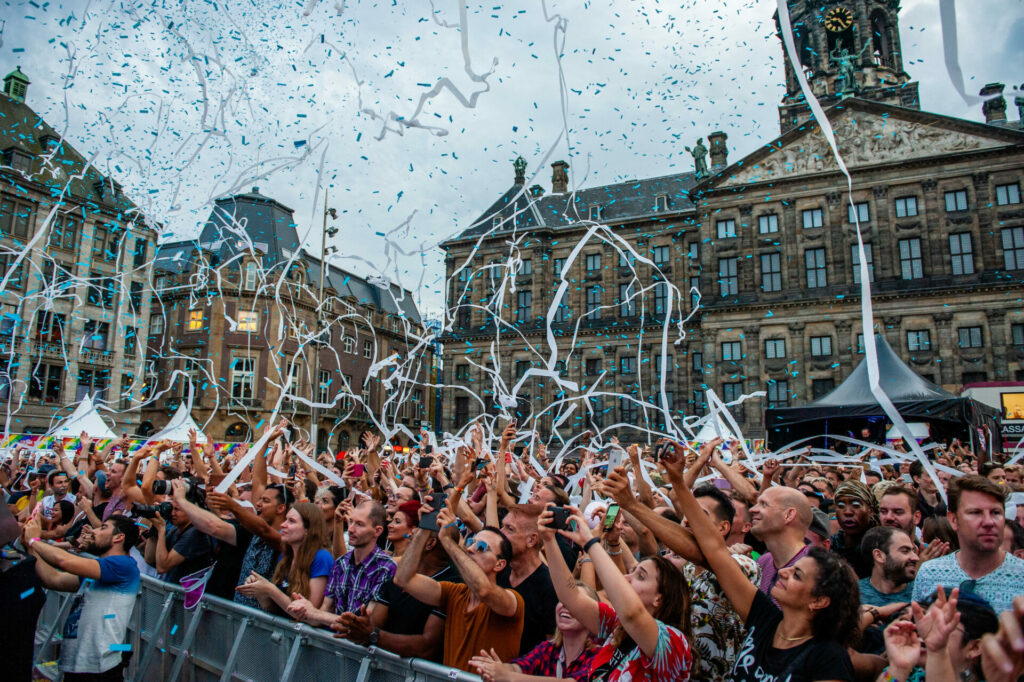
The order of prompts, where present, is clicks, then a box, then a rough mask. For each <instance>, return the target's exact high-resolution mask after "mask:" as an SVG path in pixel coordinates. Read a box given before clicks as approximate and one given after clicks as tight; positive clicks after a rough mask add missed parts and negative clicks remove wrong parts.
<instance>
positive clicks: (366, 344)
mask: <svg viewBox="0 0 1024 682" xmlns="http://www.w3.org/2000/svg"><path fill="white" fill-rule="evenodd" d="M467 326H468V325H467ZM363 357H364V358H372V357H373V341H363Z"/></svg>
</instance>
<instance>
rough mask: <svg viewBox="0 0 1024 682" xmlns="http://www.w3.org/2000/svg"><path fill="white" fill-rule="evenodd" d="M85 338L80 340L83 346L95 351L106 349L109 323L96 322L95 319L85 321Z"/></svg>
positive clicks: (108, 337)
mask: <svg viewBox="0 0 1024 682" xmlns="http://www.w3.org/2000/svg"><path fill="white" fill-rule="evenodd" d="M84 332H85V338H84V339H83V342H82V347H83V348H89V349H91V350H95V351H105V350H107V343H108V341H109V339H110V323H109V322H97V321H96V320H86V321H85V330H84Z"/></svg>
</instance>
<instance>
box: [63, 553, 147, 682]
mask: <svg viewBox="0 0 1024 682" xmlns="http://www.w3.org/2000/svg"><path fill="white" fill-rule="evenodd" d="M96 561H98V562H99V564H100V579H99V580H93V579H92V578H83V579H82V581H81V584H82V586H83V589H82V592H81V594H79V595H78V596H77V597H76V598H75V603H74V605H73V606H72V607H71V614H70V615H69V616H68V617H67V620H66V621H64V632H63V635H64V641H63V643H62V644H61V652H60V669H61V671H62V672H75V673H103V672H106V671H108V670H110V669H111V668H113V667H114V666H116V665H118V664H119V663H120V662H121V651H120V649H119V648H118V645H121V644H123V643H124V640H125V634H126V632H127V630H128V621H129V620H130V619H131V615H132V610H134V608H135V597H136V596H137V595H138V592H139V567H138V565H137V564H136V563H135V559H133V558H132V557H130V556H109V557H101V558H99V559H97V560H96Z"/></svg>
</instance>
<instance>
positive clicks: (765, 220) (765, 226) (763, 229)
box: [757, 213, 779, 234]
mask: <svg viewBox="0 0 1024 682" xmlns="http://www.w3.org/2000/svg"><path fill="white" fill-rule="evenodd" d="M757 231H758V233H760V234H772V233H774V232H778V231H779V216H777V215H775V214H774V213H769V214H768V215H762V216H758V217H757Z"/></svg>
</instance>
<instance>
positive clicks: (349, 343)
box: [341, 336, 356, 354]
mask: <svg viewBox="0 0 1024 682" xmlns="http://www.w3.org/2000/svg"><path fill="white" fill-rule="evenodd" d="M341 347H342V349H343V350H344V351H345V352H346V353H352V354H355V352H356V342H355V340H354V339H353V338H352V337H351V336H346V337H345V338H344V339H342V340H341Z"/></svg>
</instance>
